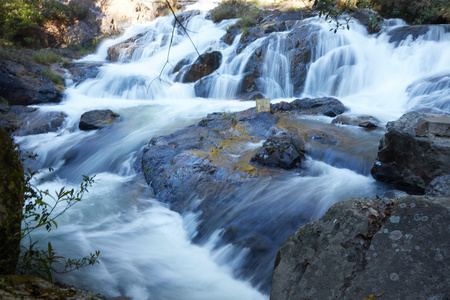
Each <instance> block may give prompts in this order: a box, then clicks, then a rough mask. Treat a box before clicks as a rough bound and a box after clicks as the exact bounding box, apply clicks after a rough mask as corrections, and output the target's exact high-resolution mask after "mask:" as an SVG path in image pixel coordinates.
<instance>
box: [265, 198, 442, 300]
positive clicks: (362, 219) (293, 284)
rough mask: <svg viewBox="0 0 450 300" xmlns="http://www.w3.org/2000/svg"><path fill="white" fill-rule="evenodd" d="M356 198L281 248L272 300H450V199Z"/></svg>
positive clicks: (301, 230) (295, 236)
mask: <svg viewBox="0 0 450 300" xmlns="http://www.w3.org/2000/svg"><path fill="white" fill-rule="evenodd" d="M391 201H392V200H387V199H384V200H382V199H362V198H353V199H348V200H345V201H342V202H340V203H337V204H335V205H333V206H332V207H331V208H330V209H329V211H328V212H327V213H326V214H325V215H324V216H323V217H322V218H321V219H320V220H318V221H316V222H314V223H310V224H307V225H305V226H303V227H301V228H300V229H298V230H297V232H296V233H295V234H294V235H293V236H291V237H290V238H289V239H288V240H287V241H286V242H285V243H284V244H283V246H282V247H281V249H280V251H279V253H278V256H277V259H276V261H275V271H274V275H273V279H272V291H271V297H270V299H272V300H280V299H295V300H300V299H363V298H365V297H370V295H372V296H377V295H378V296H381V295H383V297H384V298H386V299H441V300H443V299H448V296H449V295H450V277H449V276H448V270H450V260H449V257H450V243H449V242H448V232H449V231H450V198H432V197H426V196H408V197H404V198H400V199H398V200H394V201H392V202H391Z"/></svg>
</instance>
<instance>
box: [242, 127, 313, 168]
mask: <svg viewBox="0 0 450 300" xmlns="http://www.w3.org/2000/svg"><path fill="white" fill-rule="evenodd" d="M304 159H305V145H304V143H303V141H301V140H299V139H298V138H296V137H294V135H293V134H291V133H289V132H288V131H281V132H280V133H278V134H277V135H275V136H274V137H272V138H269V139H267V140H266V141H265V142H264V144H263V146H262V148H261V149H259V150H258V152H256V154H255V155H254V156H253V157H252V158H251V160H250V162H252V163H255V164H258V165H262V166H267V167H273V168H282V169H288V170H289V169H293V168H300V167H301V166H302V161H303V160H304Z"/></svg>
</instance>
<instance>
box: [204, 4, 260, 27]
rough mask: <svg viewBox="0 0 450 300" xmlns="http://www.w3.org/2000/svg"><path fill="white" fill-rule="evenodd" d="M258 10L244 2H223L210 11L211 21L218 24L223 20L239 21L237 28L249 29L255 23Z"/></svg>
mask: <svg viewBox="0 0 450 300" xmlns="http://www.w3.org/2000/svg"><path fill="white" fill-rule="evenodd" d="M259 13H260V10H259V9H258V8H256V7H255V6H253V5H251V4H248V3H247V2H245V1H244V0H225V1H223V2H222V3H221V4H220V5H219V6H218V7H216V8H215V9H214V10H212V11H211V20H213V22H216V23H217V22H220V21H222V20H225V19H240V20H239V21H238V23H237V26H238V27H240V28H244V27H251V26H254V25H255V24H256V23H257V17H258V15H259Z"/></svg>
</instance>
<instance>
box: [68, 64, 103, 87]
mask: <svg viewBox="0 0 450 300" xmlns="http://www.w3.org/2000/svg"><path fill="white" fill-rule="evenodd" d="M101 66H103V63H92V62H86V63H83V62H76V63H69V64H68V66H67V67H66V68H67V70H69V72H70V73H71V74H72V78H71V79H72V81H73V83H74V84H77V83H80V82H83V81H85V80H86V79H90V78H95V77H97V75H98V74H99V73H100V67H101Z"/></svg>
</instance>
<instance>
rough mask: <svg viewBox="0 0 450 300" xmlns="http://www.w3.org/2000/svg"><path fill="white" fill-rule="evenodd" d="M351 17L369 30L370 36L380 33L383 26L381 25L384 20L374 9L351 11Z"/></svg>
mask: <svg viewBox="0 0 450 300" xmlns="http://www.w3.org/2000/svg"><path fill="white" fill-rule="evenodd" d="M350 16H351V17H352V18H355V19H357V20H358V21H359V22H360V23H361V24H362V25H364V26H365V27H366V28H367V32H368V33H369V34H373V33H378V32H380V30H381V28H382V26H381V25H379V24H380V23H381V22H382V21H383V18H382V17H381V16H380V15H379V14H378V13H377V12H376V11H374V10H373V9H369V8H362V9H356V10H353V11H350Z"/></svg>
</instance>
